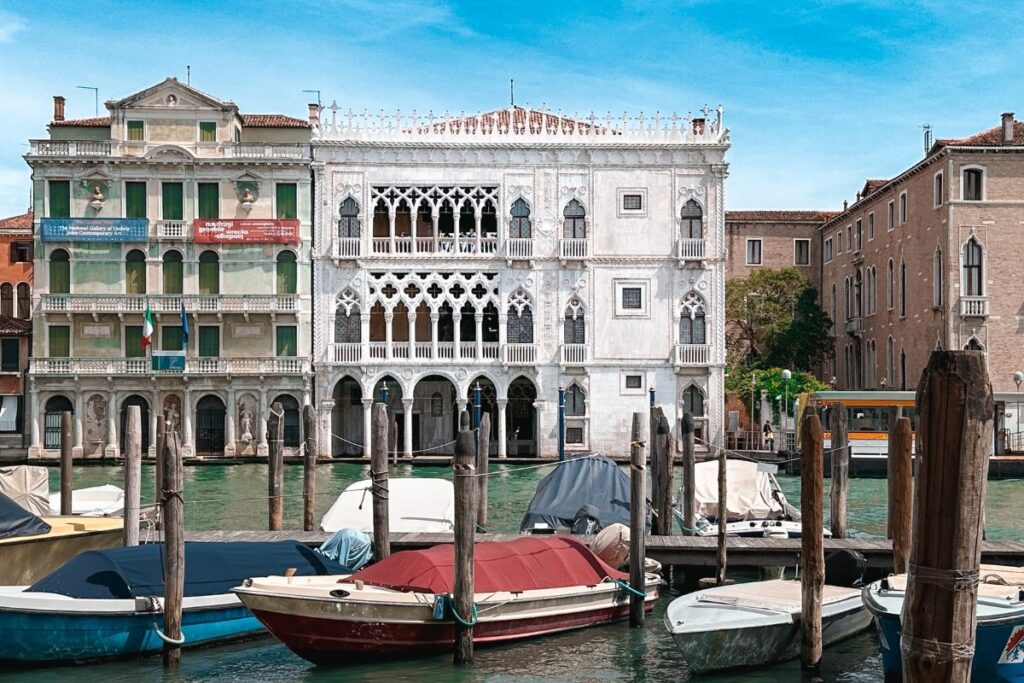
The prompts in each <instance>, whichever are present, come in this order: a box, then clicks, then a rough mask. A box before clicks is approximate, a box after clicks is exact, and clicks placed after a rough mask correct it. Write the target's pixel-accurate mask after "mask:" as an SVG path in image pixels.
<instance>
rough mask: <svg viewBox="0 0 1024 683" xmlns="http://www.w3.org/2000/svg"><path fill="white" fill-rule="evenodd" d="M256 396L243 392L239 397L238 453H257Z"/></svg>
mask: <svg viewBox="0 0 1024 683" xmlns="http://www.w3.org/2000/svg"><path fill="white" fill-rule="evenodd" d="M256 430H257V426H256V398H255V397H254V396H253V395H252V394H243V395H242V396H240V397H239V398H238V444H237V447H236V448H237V453H236V454H237V455H256V438H255V436H256Z"/></svg>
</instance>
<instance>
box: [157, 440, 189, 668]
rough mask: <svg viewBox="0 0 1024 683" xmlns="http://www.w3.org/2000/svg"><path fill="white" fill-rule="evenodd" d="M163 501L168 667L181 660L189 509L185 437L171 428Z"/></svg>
mask: <svg viewBox="0 0 1024 683" xmlns="http://www.w3.org/2000/svg"><path fill="white" fill-rule="evenodd" d="M165 441H166V443H165V449H166V450H165V451H164V457H163V465H164V476H163V490H162V491H161V496H160V498H161V500H162V505H163V511H162V517H163V520H164V629H163V633H164V636H166V638H165V639H164V651H163V654H164V666H165V667H167V668H170V669H177V668H178V666H179V665H180V663H181V645H182V642H183V641H182V637H181V603H182V598H183V596H184V593H185V514H184V512H185V510H184V502H183V501H182V498H181V495H182V490H181V489H182V484H181V479H182V477H181V440H180V438H179V437H178V433H177V432H175V431H173V430H168V431H167V433H166V436H165Z"/></svg>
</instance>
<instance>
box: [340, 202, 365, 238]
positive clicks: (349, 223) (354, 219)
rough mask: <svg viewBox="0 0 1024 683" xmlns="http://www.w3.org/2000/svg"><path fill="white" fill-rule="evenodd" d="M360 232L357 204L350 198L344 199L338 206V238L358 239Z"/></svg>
mask: <svg viewBox="0 0 1024 683" xmlns="http://www.w3.org/2000/svg"><path fill="white" fill-rule="evenodd" d="M361 231H362V227H361V222H360V220H359V202H358V201H356V199H355V198H354V197H352V196H348V197H345V199H343V200H342V202H341V204H340V205H339V206H338V237H341V238H349V239H358V238H359V237H360V233H361Z"/></svg>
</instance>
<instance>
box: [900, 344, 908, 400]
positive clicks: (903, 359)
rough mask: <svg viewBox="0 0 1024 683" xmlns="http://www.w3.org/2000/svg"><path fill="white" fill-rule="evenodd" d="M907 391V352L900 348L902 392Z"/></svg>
mask: <svg viewBox="0 0 1024 683" xmlns="http://www.w3.org/2000/svg"><path fill="white" fill-rule="evenodd" d="M906 390H907V352H906V351H905V350H904V349H903V348H902V347H901V348H900V391H906Z"/></svg>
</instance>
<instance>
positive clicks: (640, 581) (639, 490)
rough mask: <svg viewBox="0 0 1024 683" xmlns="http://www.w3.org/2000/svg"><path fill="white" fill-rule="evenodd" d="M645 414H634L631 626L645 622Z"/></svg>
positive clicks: (632, 446) (630, 564) (630, 568)
mask: <svg viewBox="0 0 1024 683" xmlns="http://www.w3.org/2000/svg"><path fill="white" fill-rule="evenodd" d="M644 423H645V420H644V416H643V413H633V428H632V430H631V431H630V448H629V456H630V457H629V480H630V495H629V585H630V586H632V587H633V589H634V590H633V591H630V594H629V625H630V627H631V628H641V627H642V626H643V625H644V616H645V615H644V597H643V590H644V585H645V584H644V557H645V555H646V554H647V553H646V543H645V541H646V538H647V495H646V486H645V482H644V461H645V457H644V456H645V453H644V451H645V448H644V446H645V441H646V440H647V439H646V436H647V435H646V434H645V433H644V432H645V431H646V430H645V429H644Z"/></svg>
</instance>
